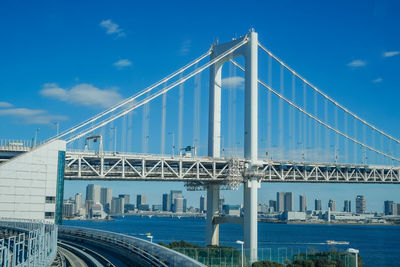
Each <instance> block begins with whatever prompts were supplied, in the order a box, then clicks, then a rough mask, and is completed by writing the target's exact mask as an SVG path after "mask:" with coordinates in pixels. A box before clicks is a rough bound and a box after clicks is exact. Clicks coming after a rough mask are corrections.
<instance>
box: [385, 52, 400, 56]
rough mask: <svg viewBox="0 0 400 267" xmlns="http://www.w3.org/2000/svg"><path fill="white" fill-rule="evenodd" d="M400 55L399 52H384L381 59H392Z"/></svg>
mask: <svg viewBox="0 0 400 267" xmlns="http://www.w3.org/2000/svg"><path fill="white" fill-rule="evenodd" d="M397 55H400V51H386V52H384V53H383V57H394V56H397Z"/></svg>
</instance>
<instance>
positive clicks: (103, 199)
mask: <svg viewBox="0 0 400 267" xmlns="http://www.w3.org/2000/svg"><path fill="white" fill-rule="evenodd" d="M111 199H112V188H109V187H102V188H100V203H101V205H103V209H104V210H107V209H106V206H107V205H111Z"/></svg>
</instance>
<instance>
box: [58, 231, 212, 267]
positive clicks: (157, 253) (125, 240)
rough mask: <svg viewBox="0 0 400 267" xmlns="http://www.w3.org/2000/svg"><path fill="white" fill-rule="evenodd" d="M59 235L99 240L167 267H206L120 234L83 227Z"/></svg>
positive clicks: (177, 253) (162, 248)
mask: <svg viewBox="0 0 400 267" xmlns="http://www.w3.org/2000/svg"><path fill="white" fill-rule="evenodd" d="M59 235H60V237H61V236H65V235H66V236H67V237H71V236H73V237H77V238H79V239H80V240H82V239H87V240H93V241H95V240H97V241H101V242H103V243H105V244H112V245H115V246H116V247H122V248H125V249H128V250H129V251H133V252H134V253H136V254H139V255H141V256H143V257H145V258H147V260H149V261H155V262H158V263H159V264H165V266H177V267H182V266H185V267H186V266H187V267H203V266H204V267H205V265H203V264H201V263H199V262H198V261H196V260H194V259H192V258H190V257H188V256H186V255H184V254H181V253H179V252H176V251H174V250H172V249H169V248H166V247H163V246H161V245H158V244H156V243H152V242H149V241H147V240H143V239H140V238H136V237H133V236H129V235H124V234H120V233H115V232H109V231H104V230H97V229H90V228H83V227H73V226H60V227H59ZM159 264H158V265H159ZM160 266H163V265H160Z"/></svg>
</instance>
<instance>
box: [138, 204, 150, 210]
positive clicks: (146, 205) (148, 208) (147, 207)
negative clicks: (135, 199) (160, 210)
mask: <svg viewBox="0 0 400 267" xmlns="http://www.w3.org/2000/svg"><path fill="white" fill-rule="evenodd" d="M137 208H138V210H141V211H150V205H149V204H140V205H139V206H138V207H137Z"/></svg>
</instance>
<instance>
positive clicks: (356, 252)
mask: <svg viewBox="0 0 400 267" xmlns="http://www.w3.org/2000/svg"><path fill="white" fill-rule="evenodd" d="M347 252H349V253H352V254H355V255H356V267H358V253H360V251H359V250H358V249H354V248H349V249H347Z"/></svg>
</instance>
